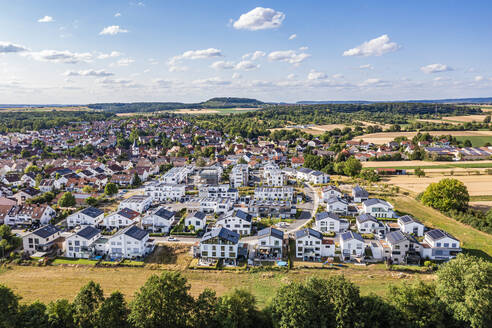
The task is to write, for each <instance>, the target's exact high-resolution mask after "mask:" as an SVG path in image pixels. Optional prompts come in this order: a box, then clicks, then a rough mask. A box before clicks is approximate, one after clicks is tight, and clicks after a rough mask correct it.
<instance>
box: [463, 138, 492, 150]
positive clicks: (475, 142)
mask: <svg viewBox="0 0 492 328" xmlns="http://www.w3.org/2000/svg"><path fill="white" fill-rule="evenodd" d="M456 140H458V141H462V142H465V140H470V141H471V143H472V146H473V147H483V146H485V144H486V143H489V144H492V137H490V136H470V137H463V136H461V137H456Z"/></svg>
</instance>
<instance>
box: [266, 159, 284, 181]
mask: <svg viewBox="0 0 492 328" xmlns="http://www.w3.org/2000/svg"><path fill="white" fill-rule="evenodd" d="M263 179H264V181H265V182H266V185H268V186H272V187H281V186H283V185H284V184H285V178H284V174H283V173H282V170H280V169H279V167H278V165H276V164H274V163H268V164H267V165H265V167H264V168H263Z"/></svg>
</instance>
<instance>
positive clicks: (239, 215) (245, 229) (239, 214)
mask: <svg viewBox="0 0 492 328" xmlns="http://www.w3.org/2000/svg"><path fill="white" fill-rule="evenodd" d="M251 225H252V216H251V215H249V214H248V213H245V212H243V211H236V212H235V213H233V212H231V213H229V214H228V215H227V216H225V217H224V218H222V219H219V220H217V222H216V223H215V226H216V227H224V228H227V229H228V230H231V231H233V232H235V233H238V234H240V235H241V236H244V235H250V234H251Z"/></svg>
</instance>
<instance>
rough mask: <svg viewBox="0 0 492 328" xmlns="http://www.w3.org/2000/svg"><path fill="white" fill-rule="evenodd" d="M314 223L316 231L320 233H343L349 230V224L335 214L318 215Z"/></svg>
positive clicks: (322, 213) (324, 213)
mask: <svg viewBox="0 0 492 328" xmlns="http://www.w3.org/2000/svg"><path fill="white" fill-rule="evenodd" d="M315 221H316V230H318V231H321V232H344V231H346V230H347V229H348V228H349V222H348V221H347V220H345V219H341V218H340V217H339V216H338V215H336V214H335V213H328V212H321V213H318V214H316V219H315Z"/></svg>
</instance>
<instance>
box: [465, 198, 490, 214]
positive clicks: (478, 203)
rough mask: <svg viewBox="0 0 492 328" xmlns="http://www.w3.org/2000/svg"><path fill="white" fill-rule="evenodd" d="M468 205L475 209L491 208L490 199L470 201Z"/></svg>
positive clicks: (485, 209) (484, 209) (486, 209)
mask: <svg viewBox="0 0 492 328" xmlns="http://www.w3.org/2000/svg"><path fill="white" fill-rule="evenodd" d="M470 206H471V207H473V208H474V209H476V210H480V211H484V212H487V211H488V210H490V209H491V208H492V201H490V200H488V201H487V200H483V201H475V202H470Z"/></svg>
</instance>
